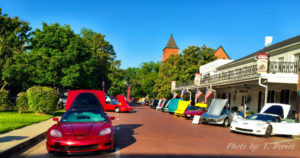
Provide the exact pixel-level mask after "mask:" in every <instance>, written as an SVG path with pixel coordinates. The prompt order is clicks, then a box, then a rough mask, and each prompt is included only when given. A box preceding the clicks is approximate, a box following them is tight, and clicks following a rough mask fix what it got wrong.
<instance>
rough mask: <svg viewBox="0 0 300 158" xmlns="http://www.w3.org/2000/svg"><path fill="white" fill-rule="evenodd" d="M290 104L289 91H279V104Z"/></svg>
mask: <svg viewBox="0 0 300 158" xmlns="http://www.w3.org/2000/svg"><path fill="white" fill-rule="evenodd" d="M289 102H290V90H289V89H286V90H281V92H280V103H283V104H289Z"/></svg>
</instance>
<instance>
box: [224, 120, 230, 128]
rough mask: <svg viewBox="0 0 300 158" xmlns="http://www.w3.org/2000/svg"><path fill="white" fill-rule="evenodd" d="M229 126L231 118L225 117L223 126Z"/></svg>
mask: <svg viewBox="0 0 300 158" xmlns="http://www.w3.org/2000/svg"><path fill="white" fill-rule="evenodd" d="M228 126H229V119H228V118H225V119H224V122H223V127H228Z"/></svg>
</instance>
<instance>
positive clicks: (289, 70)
mask: <svg viewBox="0 0 300 158" xmlns="http://www.w3.org/2000/svg"><path fill="white" fill-rule="evenodd" d="M261 52H263V53H268V66H267V72H266V73H262V74H258V73H257V54H258V53H261ZM218 60H220V59H218ZM218 60H216V61H213V62H212V63H208V64H206V65H202V66H201V67H200V69H199V71H200V73H201V74H202V76H201V81H200V85H195V84H194V82H192V81H187V82H185V83H180V84H177V85H176V88H175V91H177V92H180V90H181V89H182V88H185V89H188V90H189V91H191V92H195V91H196V89H199V90H201V91H202V93H203V94H204V93H205V89H206V88H210V89H212V90H213V91H214V95H213V96H212V97H211V98H210V99H212V98H213V97H215V98H223V99H225V98H227V99H228V103H229V106H230V107H234V106H237V107H238V106H247V107H248V108H249V111H251V112H259V111H260V110H261V108H262V106H263V105H264V104H265V103H268V102H277V103H286V104H290V105H291V106H292V107H291V110H290V111H291V113H290V116H294V115H293V112H295V110H296V97H297V83H298V74H297V73H298V67H299V61H300V36H296V37H293V38H290V39H287V40H285V41H282V42H279V43H276V44H273V45H270V46H268V47H265V48H263V49H261V50H259V51H257V52H254V53H252V54H250V55H248V56H245V57H243V58H240V59H238V60H235V61H231V60H227V61H226V59H224V61H222V62H221V61H218ZM216 63H219V64H216ZM202 100H203V98H200V99H199V101H202Z"/></svg>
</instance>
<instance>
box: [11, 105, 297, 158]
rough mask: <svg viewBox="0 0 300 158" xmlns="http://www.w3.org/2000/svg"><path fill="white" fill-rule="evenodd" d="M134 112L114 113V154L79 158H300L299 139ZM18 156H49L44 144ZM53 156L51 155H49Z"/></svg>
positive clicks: (143, 109)
mask: <svg viewBox="0 0 300 158" xmlns="http://www.w3.org/2000/svg"><path fill="white" fill-rule="evenodd" d="M134 110H135V112H133V113H113V112H109V115H110V116H115V117H116V120H114V121H113V124H114V125H115V127H116V129H117V149H118V150H117V151H116V152H115V153H111V154H105V153H96V154H91V155H80V157H136V158H145V157H160V158H163V157H176V158H177V157H178V158H179V157H188V158H189V157H190V158H194V157H300V140H299V139H293V138H290V137H278V136H272V137H271V138H263V137H257V136H251V135H242V134H237V133H231V132H230V131H229V128H224V127H219V126H211V125H202V124H200V125H194V124H192V121H191V120H186V119H184V118H177V117H174V115H170V114H168V113H163V112H160V111H157V110H153V109H151V108H149V107H148V106H142V105H137V106H134ZM17 156H24V157H49V156H50V155H48V154H47V151H46V146H45V141H42V142H41V143H39V144H37V145H35V146H34V147H32V148H30V149H29V150H27V151H25V152H24V153H21V154H20V155H17ZM50 157H52V156H50Z"/></svg>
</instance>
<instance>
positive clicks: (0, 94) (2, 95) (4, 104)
mask: <svg viewBox="0 0 300 158" xmlns="http://www.w3.org/2000/svg"><path fill="white" fill-rule="evenodd" d="M8 97H9V91H7V90H0V110H1V111H3V110H9V108H10V106H9V102H8V99H9V98H8Z"/></svg>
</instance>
